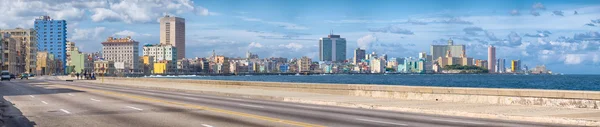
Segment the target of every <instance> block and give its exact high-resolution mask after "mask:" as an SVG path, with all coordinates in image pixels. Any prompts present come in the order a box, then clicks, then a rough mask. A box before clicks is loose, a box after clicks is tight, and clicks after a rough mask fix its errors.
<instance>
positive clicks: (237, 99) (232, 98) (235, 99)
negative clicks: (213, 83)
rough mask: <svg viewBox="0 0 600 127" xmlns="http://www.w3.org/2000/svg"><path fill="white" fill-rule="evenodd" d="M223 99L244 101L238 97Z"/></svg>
mask: <svg viewBox="0 0 600 127" xmlns="http://www.w3.org/2000/svg"><path fill="white" fill-rule="evenodd" d="M223 99H227V100H235V101H242V99H236V98H223Z"/></svg>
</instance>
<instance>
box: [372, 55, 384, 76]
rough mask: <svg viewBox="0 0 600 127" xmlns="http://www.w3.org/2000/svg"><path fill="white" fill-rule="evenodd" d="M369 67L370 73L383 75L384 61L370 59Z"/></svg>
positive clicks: (381, 59)
mask: <svg viewBox="0 0 600 127" xmlns="http://www.w3.org/2000/svg"><path fill="white" fill-rule="evenodd" d="M369 66H370V68H371V73H385V60H384V59H383V58H379V59H370V60H369Z"/></svg>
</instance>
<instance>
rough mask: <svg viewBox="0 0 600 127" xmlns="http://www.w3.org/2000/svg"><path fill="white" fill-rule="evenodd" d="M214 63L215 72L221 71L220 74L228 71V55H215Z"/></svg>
mask: <svg viewBox="0 0 600 127" xmlns="http://www.w3.org/2000/svg"><path fill="white" fill-rule="evenodd" d="M215 63H216V64H215V65H216V67H217V68H216V69H215V72H217V73H221V74H227V73H229V70H230V69H229V57H225V56H216V57H215Z"/></svg>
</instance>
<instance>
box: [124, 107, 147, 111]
mask: <svg viewBox="0 0 600 127" xmlns="http://www.w3.org/2000/svg"><path fill="white" fill-rule="evenodd" d="M126 107H127V108H131V109H135V110H140V111H142V110H144V109H141V108H136V107H132V106H126Z"/></svg>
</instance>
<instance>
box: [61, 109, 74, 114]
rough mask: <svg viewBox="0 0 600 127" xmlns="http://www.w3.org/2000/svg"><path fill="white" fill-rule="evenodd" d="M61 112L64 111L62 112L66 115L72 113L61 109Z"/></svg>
mask: <svg viewBox="0 0 600 127" xmlns="http://www.w3.org/2000/svg"><path fill="white" fill-rule="evenodd" d="M60 111H62V112H64V113H67V114H71V112H69V111H67V110H65V109H60Z"/></svg>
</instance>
